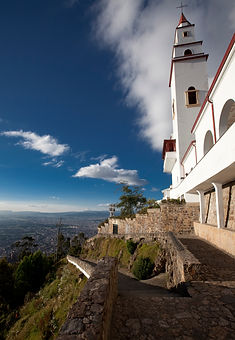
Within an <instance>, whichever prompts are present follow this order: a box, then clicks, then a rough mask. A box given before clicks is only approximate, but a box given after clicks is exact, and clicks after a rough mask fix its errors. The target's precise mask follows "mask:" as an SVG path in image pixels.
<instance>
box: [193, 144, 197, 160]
mask: <svg viewBox="0 0 235 340" xmlns="http://www.w3.org/2000/svg"><path fill="white" fill-rule="evenodd" d="M193 146H194V150H195V160H196V164H197V147H196V143H193Z"/></svg>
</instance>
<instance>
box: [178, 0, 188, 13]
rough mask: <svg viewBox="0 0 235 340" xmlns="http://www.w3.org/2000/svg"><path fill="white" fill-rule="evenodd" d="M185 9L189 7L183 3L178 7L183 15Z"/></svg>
mask: <svg viewBox="0 0 235 340" xmlns="http://www.w3.org/2000/svg"><path fill="white" fill-rule="evenodd" d="M184 7H188V5H183V3H182V1H181V5H180V6H178V7H176V8H181V13H183V8H184Z"/></svg>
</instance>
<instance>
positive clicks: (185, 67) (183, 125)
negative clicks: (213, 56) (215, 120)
mask: <svg viewBox="0 0 235 340" xmlns="http://www.w3.org/2000/svg"><path fill="white" fill-rule="evenodd" d="M174 67H175V77H176V84H175V85H176V106H177V112H178V113H179V114H178V116H177V120H178V131H177V135H178V136H177V139H178V143H179V144H178V148H179V150H180V154H179V158H180V160H182V158H183V156H184V154H185V152H186V150H187V148H188V146H189V144H190V143H191V141H192V140H193V139H194V136H193V135H192V134H191V128H192V126H193V123H194V121H195V119H196V117H197V114H198V112H199V109H200V105H198V106H192V107H187V106H186V99H185V91H187V90H188V88H189V87H191V86H194V87H195V88H196V89H198V90H200V91H199V100H200V104H202V102H203V100H204V98H205V94H206V91H207V90H208V83H207V72H206V61H202V60H200V59H195V60H190V61H188V62H182V63H181V62H178V63H175V66H174Z"/></svg>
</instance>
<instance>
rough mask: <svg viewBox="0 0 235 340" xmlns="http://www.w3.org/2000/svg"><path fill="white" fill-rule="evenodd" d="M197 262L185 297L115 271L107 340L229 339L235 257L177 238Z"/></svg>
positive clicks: (234, 324)
mask: <svg viewBox="0 0 235 340" xmlns="http://www.w3.org/2000/svg"><path fill="white" fill-rule="evenodd" d="M180 241H181V242H182V243H183V245H184V246H185V247H186V248H187V249H188V250H189V251H190V252H191V253H192V254H193V255H194V256H195V257H196V258H197V259H198V260H199V261H200V263H201V266H200V271H199V273H198V279H197V281H193V282H190V283H188V293H189V294H190V297H180V296H179V295H176V294H173V293H170V292H169V291H166V290H164V289H163V288H160V287H154V288H153V287H152V288H150V287H146V286H147V285H146V284H143V283H139V282H137V281H136V282H134V281H135V280H134V281H132V280H133V279H131V278H128V277H127V276H126V277H125V276H124V277H123V276H122V275H123V274H120V273H119V285H118V298H117V301H116V304H115V305H114V310H113V315H112V323H111V333H110V340H119V339H122V340H123V339H136V340H137V339H138V340H145V339H146V340H154V339H164V340H168V339H169V340H170V339H182V340H183V339H185V340H190V339H195V340H198V339H200V340H201V339H205V340H206V339H218V340H223V339H224V340H225V339H226V340H229V339H235V259H234V258H232V257H230V256H229V255H227V254H225V253H223V252H222V251H220V250H218V249H216V248H215V247H213V246H211V245H209V244H208V243H206V242H204V241H203V240H200V239H198V238H195V237H193V238H188V237H187V238H181V239H180Z"/></svg>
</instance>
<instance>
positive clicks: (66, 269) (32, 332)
mask: <svg viewBox="0 0 235 340" xmlns="http://www.w3.org/2000/svg"><path fill="white" fill-rule="evenodd" d="M66 263H67V261H66V260H63V261H61V265H60V267H59V268H58V270H57V273H56V278H55V279H54V280H53V281H52V282H51V283H49V284H47V285H45V287H44V288H42V289H41V290H40V291H39V292H38V293H37V294H36V295H35V297H34V298H32V299H31V300H30V301H29V302H28V303H25V304H24V306H23V307H22V308H21V309H20V311H19V316H18V321H17V322H16V323H15V324H14V326H13V327H12V328H11V329H10V331H9V332H8V335H7V338H6V339H7V340H13V339H14V340H42V339H47V340H52V339H55V338H56V336H57V334H58V331H59V329H60V327H61V326H62V325H63V323H64V321H65V319H66V316H67V313H68V311H69V309H70V308H71V306H72V304H73V303H74V302H75V301H76V299H77V297H78V296H79V294H80V292H81V290H82V288H83V287H84V285H85V283H86V281H87V280H86V278H85V277H84V276H83V274H81V273H80V272H79V271H78V269H77V268H75V267H74V266H73V265H71V264H66Z"/></svg>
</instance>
